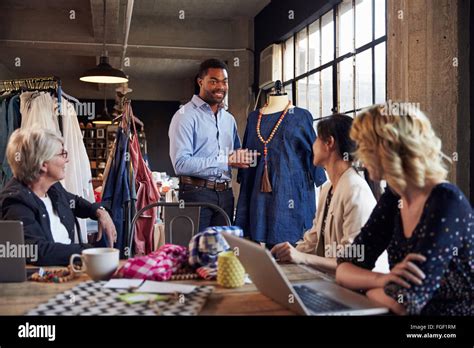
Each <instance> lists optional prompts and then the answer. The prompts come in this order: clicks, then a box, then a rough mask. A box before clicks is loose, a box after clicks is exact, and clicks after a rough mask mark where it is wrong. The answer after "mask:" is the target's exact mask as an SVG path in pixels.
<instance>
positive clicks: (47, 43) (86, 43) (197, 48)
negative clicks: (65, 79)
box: [0, 40, 252, 52]
mask: <svg viewBox="0 0 474 348" xmlns="http://www.w3.org/2000/svg"><path fill="white" fill-rule="evenodd" d="M1 43H7V44H8V43H17V44H28V45H36V44H39V45H41V44H44V45H66V46H68V45H71V46H101V47H102V46H103V44H101V43H97V42H64V41H38V40H0V44H1ZM107 47H117V48H123V45H122V44H109V43H108V44H107ZM128 47H131V48H155V49H176V50H199V51H218V52H241V51H252V50H250V49H249V48H211V47H183V46H181V47H180V46H159V45H127V48H128Z"/></svg>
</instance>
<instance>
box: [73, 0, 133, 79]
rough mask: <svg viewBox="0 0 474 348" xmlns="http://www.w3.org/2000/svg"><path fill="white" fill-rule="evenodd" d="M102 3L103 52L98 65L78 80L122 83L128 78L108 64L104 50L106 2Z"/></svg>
mask: <svg viewBox="0 0 474 348" xmlns="http://www.w3.org/2000/svg"><path fill="white" fill-rule="evenodd" d="M103 1H104V43H103V51H102V55H101V56H100V62H99V65H97V66H96V67H95V68H93V69H89V70H87V71H86V72H85V73H84V74H83V75H82V76H81V77H80V78H79V79H80V80H81V81H84V82H92V83H124V82H128V78H127V76H126V75H125V73H124V72H123V71H122V70H119V69H115V68H113V67H112V66H111V65H110V64H109V57H108V56H107V50H106V49H105V34H106V29H107V18H106V0H103Z"/></svg>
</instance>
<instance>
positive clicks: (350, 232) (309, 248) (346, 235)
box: [296, 168, 377, 257]
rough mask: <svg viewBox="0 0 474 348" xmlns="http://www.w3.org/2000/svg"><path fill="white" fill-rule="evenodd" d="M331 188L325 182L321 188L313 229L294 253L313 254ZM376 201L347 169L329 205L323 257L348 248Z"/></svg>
mask: <svg viewBox="0 0 474 348" xmlns="http://www.w3.org/2000/svg"><path fill="white" fill-rule="evenodd" d="M331 186H332V184H331V182H330V181H329V180H328V181H327V182H326V183H324V185H323V186H322V188H321V193H320V195H319V202H318V209H317V212H316V217H315V218H314V220H313V227H312V228H311V229H310V230H308V231H306V232H305V234H304V236H303V240H301V241H299V242H297V246H296V249H297V250H299V251H301V252H305V253H311V254H316V250H317V249H318V241H319V234H320V231H321V225H322V222H323V213H324V206H325V204H326V198H327V195H328V193H329V190H330V188H331ZM376 203H377V202H376V200H375V197H374V195H373V194H372V191H371V190H370V187H369V185H368V184H367V182H366V181H365V179H364V178H362V177H361V176H360V175H359V174H358V173H357V171H356V170H355V169H353V168H349V169H347V170H346V171H345V172H344V173H343V174H342V176H341V177H340V179H339V182H338V184H337V187H336V190H335V191H334V192H333V196H332V199H331V204H330V205H329V209H328V213H327V219H326V227H325V230H324V251H325V256H326V257H336V256H337V255H336V254H335V252H336V248H337V247H338V246H339V247H340V246H343V245H346V244H351V243H352V242H353V241H354V238H355V237H356V236H357V234H359V232H360V230H361V228H362V226H364V224H365V223H366V222H367V220H368V219H369V216H370V214H371V213H372V210H373V209H374V207H375V205H376Z"/></svg>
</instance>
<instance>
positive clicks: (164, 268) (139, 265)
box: [116, 244, 188, 280]
mask: <svg viewBox="0 0 474 348" xmlns="http://www.w3.org/2000/svg"><path fill="white" fill-rule="evenodd" d="M187 259H188V251H187V249H186V248H185V247H183V246H180V245H174V244H165V245H163V246H162V247H161V248H159V249H158V250H157V251H155V252H152V253H150V254H148V255H145V256H139V257H134V258H132V259H129V260H128V261H127V262H126V263H125V265H123V266H122V267H121V268H120V269H119V270H118V271H117V275H116V277H117V278H137V279H147V280H168V279H170V278H171V276H172V275H173V273H174V272H176V271H177V270H178V269H180V268H181V267H182V266H184V265H185V264H186V261H187Z"/></svg>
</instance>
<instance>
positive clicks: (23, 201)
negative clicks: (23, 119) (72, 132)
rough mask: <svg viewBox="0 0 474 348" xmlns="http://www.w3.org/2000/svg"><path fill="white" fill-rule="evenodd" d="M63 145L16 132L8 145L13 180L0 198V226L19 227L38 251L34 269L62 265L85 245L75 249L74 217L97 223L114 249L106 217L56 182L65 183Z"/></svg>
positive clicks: (42, 134)
mask: <svg viewBox="0 0 474 348" xmlns="http://www.w3.org/2000/svg"><path fill="white" fill-rule="evenodd" d="M63 146H64V142H63V140H62V139H61V138H60V137H58V136H57V135H56V134H55V133H53V132H52V131H50V130H47V129H17V130H16V131H15V132H13V133H12V135H11V137H10V139H9V141H8V145H7V151H6V155H7V160H8V163H9V164H10V167H11V169H12V172H13V178H12V179H11V180H10V181H9V182H8V183H7V184H6V186H5V187H4V189H3V190H2V192H0V220H17V221H18V220H19V221H22V222H23V230H24V236H25V243H27V244H33V245H36V246H37V252H38V255H37V258H31V259H29V260H28V261H29V262H31V263H35V264H37V265H44V266H48V265H66V264H68V262H69V257H70V256H71V255H72V254H75V253H80V252H81V251H82V250H83V249H84V248H87V247H88V246H87V245H83V244H75V243H74V227H75V221H76V217H79V218H91V219H94V220H98V221H99V230H100V232H99V236H98V239H100V238H102V237H101V236H102V233H101V231H102V230H104V231H105V235H106V237H107V243H108V245H109V246H113V242H114V241H115V239H116V230H115V226H114V224H113V221H112V219H111V218H110V216H109V214H108V213H107V211H106V210H105V209H104V208H103V207H101V206H99V205H98V204H96V203H94V204H92V203H90V202H88V201H86V200H85V199H83V198H81V197H79V196H75V195H73V194H72V193H69V192H67V191H66V190H65V189H64V187H63V186H62V185H61V183H60V182H59V181H60V180H62V179H64V177H65V168H66V164H67V163H68V158H67V157H68V153H67V151H66V150H65V149H64V147H63Z"/></svg>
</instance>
